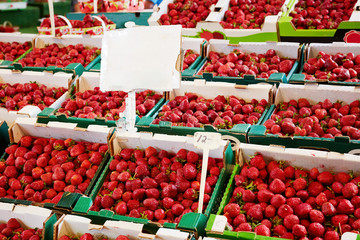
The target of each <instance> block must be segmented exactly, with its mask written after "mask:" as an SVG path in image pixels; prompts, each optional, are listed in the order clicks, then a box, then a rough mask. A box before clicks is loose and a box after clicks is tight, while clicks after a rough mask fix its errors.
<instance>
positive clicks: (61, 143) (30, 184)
mask: <svg viewBox="0 0 360 240" xmlns="http://www.w3.org/2000/svg"><path fill="white" fill-rule="evenodd" d="M107 149H108V146H107V144H99V143H89V142H75V141H74V140H72V139H70V138H69V139H66V140H60V139H54V138H50V139H46V138H35V137H31V136H23V137H22V138H21V139H20V141H19V143H18V144H13V145H11V146H9V147H7V148H6V149H5V152H6V153H7V156H6V157H5V160H4V161H2V162H0V198H1V197H5V198H12V199H19V200H29V201H35V202H51V203H57V202H58V201H59V200H60V199H61V196H62V194H63V193H64V192H76V193H84V192H85V191H86V189H87V188H88V186H89V183H90V181H91V180H92V179H93V178H94V176H95V173H96V171H97V169H98V167H99V165H100V163H101V162H102V160H103V158H104V154H105V153H106V152H107Z"/></svg>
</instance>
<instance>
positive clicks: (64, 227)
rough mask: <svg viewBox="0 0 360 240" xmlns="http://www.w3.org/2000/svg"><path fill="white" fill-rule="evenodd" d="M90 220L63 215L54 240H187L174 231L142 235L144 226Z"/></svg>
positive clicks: (58, 223) (165, 230) (186, 235)
mask: <svg viewBox="0 0 360 240" xmlns="http://www.w3.org/2000/svg"><path fill="white" fill-rule="evenodd" d="M94 222H95V221H93V220H92V219H90V218H88V217H83V216H77V215H63V216H62V217H61V218H60V219H59V220H58V221H57V222H56V224H55V225H54V228H55V231H54V238H52V239H54V240H58V239H59V238H60V237H62V236H64V235H68V236H78V237H79V236H81V235H82V234H85V233H90V234H92V235H93V236H94V238H95V239H102V238H104V237H107V238H108V239H110V240H115V239H116V237H117V236H119V235H125V236H127V237H128V238H130V239H132V240H135V239H136V240H138V239H145V238H146V239H154V240H160V239H171V240H187V239H189V237H190V236H189V235H190V234H189V233H187V232H181V231H180V230H175V229H165V228H158V230H157V231H156V232H155V234H149V233H143V227H144V224H140V223H132V222H125V221H112V220H106V221H105V223H103V224H102V223H94Z"/></svg>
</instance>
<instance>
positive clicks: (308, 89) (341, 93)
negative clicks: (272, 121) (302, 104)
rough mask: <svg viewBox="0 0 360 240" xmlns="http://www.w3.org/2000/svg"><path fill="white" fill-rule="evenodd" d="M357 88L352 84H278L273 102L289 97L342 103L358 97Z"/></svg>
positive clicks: (316, 101) (288, 99)
mask: <svg viewBox="0 0 360 240" xmlns="http://www.w3.org/2000/svg"><path fill="white" fill-rule="evenodd" d="M359 94H360V92H359V90H358V89H357V88H356V87H354V86H333V85H326V84H305V85H294V84H282V83H281V84H280V86H279V88H278V90H277V93H276V97H275V104H278V103H279V102H284V101H286V102H288V101H290V100H291V99H295V100H298V99H299V98H306V99H307V100H308V101H309V102H310V104H316V103H318V102H319V101H324V100H325V99H329V100H330V101H331V102H336V101H337V100H341V101H342V102H343V103H344V104H350V103H351V102H352V101H354V100H356V99H359Z"/></svg>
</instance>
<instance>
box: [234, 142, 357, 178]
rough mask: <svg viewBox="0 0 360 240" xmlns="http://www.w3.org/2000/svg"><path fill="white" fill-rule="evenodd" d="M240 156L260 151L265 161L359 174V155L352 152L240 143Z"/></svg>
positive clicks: (245, 156)
mask: <svg viewBox="0 0 360 240" xmlns="http://www.w3.org/2000/svg"><path fill="white" fill-rule="evenodd" d="M240 149H241V153H242V154H241V156H240V157H241V158H243V159H244V160H245V161H249V160H250V156H252V155H254V154H255V153H256V152H260V153H261V154H262V155H263V157H264V159H265V161H266V162H269V161H271V160H278V161H285V162H286V163H287V164H290V165H291V166H293V167H299V168H304V169H307V170H310V169H312V168H315V167H316V168H318V169H319V171H320V172H323V171H330V172H333V173H338V172H348V171H350V170H352V171H353V172H354V175H360V167H359V166H360V164H359V163H360V156H356V155H352V154H340V153H335V152H325V151H318V150H308V149H298V148H280V147H273V146H262V145H255V144H246V143H241V144H240Z"/></svg>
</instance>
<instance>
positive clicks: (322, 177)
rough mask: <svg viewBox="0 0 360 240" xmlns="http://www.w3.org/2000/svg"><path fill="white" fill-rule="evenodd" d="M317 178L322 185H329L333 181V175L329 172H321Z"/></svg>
mask: <svg viewBox="0 0 360 240" xmlns="http://www.w3.org/2000/svg"><path fill="white" fill-rule="evenodd" d="M317 180H318V181H319V182H320V183H322V184H324V185H331V184H332V183H333V181H334V176H333V175H332V174H331V173H329V172H322V173H320V174H319V175H318V177H317Z"/></svg>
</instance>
